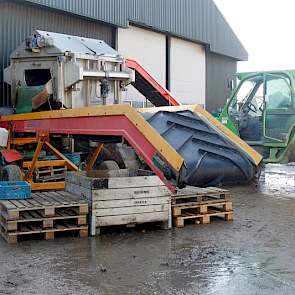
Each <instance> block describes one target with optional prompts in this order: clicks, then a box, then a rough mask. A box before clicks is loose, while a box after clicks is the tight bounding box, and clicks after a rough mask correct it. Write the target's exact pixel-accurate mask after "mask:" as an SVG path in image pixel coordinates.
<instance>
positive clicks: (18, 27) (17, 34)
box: [0, 1, 115, 106]
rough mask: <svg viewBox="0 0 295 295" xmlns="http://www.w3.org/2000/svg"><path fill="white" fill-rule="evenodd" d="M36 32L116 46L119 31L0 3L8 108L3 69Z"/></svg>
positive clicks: (0, 53) (1, 92)
mask: <svg viewBox="0 0 295 295" xmlns="http://www.w3.org/2000/svg"><path fill="white" fill-rule="evenodd" d="M56 2H58V1H56ZM62 2H64V1H62ZM78 2H79V1H78ZM35 29H40V30H47V31H53V32H60V33H67V34H72V35H78V36H85V37H91V38H96V39H102V40H104V41H106V42H107V43H108V44H110V45H111V46H114V45H115V44H113V43H114V40H115V29H114V28H113V27H111V26H106V25H102V24H99V23H98V22H94V21H89V20H84V19H82V18H78V17H74V16H69V15H66V14H62V13H56V12H53V11H48V10H44V9H40V8H37V7H32V6H29V5H23V4H16V3H7V2H4V3H2V2H0V40H1V43H0V100H1V105H2V106H3V105H4V106H7V105H9V102H10V98H9V91H8V87H7V85H5V83H4V82H3V69H4V68H5V67H6V66H7V65H8V64H9V55H10V53H11V52H12V51H13V50H14V49H15V48H16V47H17V46H18V45H19V44H20V43H21V42H22V41H24V40H25V38H26V37H27V36H28V35H30V34H31V33H32V31H33V30H35Z"/></svg>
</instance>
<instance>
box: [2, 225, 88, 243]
mask: <svg viewBox="0 0 295 295" xmlns="http://www.w3.org/2000/svg"><path fill="white" fill-rule="evenodd" d="M64 232H75V233H78V234H79V236H80V237H88V225H83V226H74V225H73V224H70V223H62V224H57V225H55V226H54V227H53V228H48V229H43V228H42V227H40V226H36V225H35V226H30V227H29V228H27V227H26V228H21V229H20V230H19V231H12V232H9V231H5V230H4V229H3V227H2V226H1V227H0V233H1V236H2V237H3V238H4V239H5V240H6V241H7V242H8V243H11V244H12V243H17V242H18V238H20V237H23V236H27V237H30V238H34V237H36V236H37V235H38V236H41V237H42V238H43V239H45V240H53V239H54V238H55V236H56V234H58V233H64Z"/></svg>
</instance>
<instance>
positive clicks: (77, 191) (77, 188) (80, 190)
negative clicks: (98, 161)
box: [65, 182, 92, 200]
mask: <svg viewBox="0 0 295 295" xmlns="http://www.w3.org/2000/svg"><path fill="white" fill-rule="evenodd" d="M65 190H66V192H68V193H72V194H74V195H77V196H79V197H83V198H86V199H88V200H91V196H92V190H91V188H85V187H83V186H81V185H78V184H73V183H69V182H66V184H65Z"/></svg>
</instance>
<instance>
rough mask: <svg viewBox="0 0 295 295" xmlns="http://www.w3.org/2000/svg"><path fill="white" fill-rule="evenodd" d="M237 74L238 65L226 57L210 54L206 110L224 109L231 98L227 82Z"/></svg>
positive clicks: (208, 58) (207, 63) (207, 57)
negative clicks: (227, 100)
mask: <svg viewBox="0 0 295 295" xmlns="http://www.w3.org/2000/svg"><path fill="white" fill-rule="evenodd" d="M236 72H237V63H236V62H235V61H234V60H232V59H231V58H228V57H226V56H222V55H218V54H214V53H210V52H208V53H207V55H206V109H207V110H208V111H215V110H217V109H218V108H222V107H223V106H224V104H225V102H226V99H227V98H228V97H229V94H230V90H229V89H228V85H227V81H228V79H231V78H232V77H233V75H234V74H236Z"/></svg>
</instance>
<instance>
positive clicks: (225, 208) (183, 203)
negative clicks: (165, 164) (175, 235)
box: [172, 187, 234, 227]
mask: <svg viewBox="0 0 295 295" xmlns="http://www.w3.org/2000/svg"><path fill="white" fill-rule="evenodd" d="M172 216H173V223H174V226H176V227H184V225H185V221H186V220H191V221H194V222H195V223H197V224H199V223H201V224H208V223H210V222H211V218H212V217H221V218H224V219H225V220H226V221H231V220H233V217H234V213H233V205H232V200H231V195H230V192H229V191H228V190H224V189H220V188H214V187H209V188H191V187H190V188H186V189H183V190H180V191H178V193H177V194H176V195H174V196H173V197H172Z"/></svg>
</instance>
